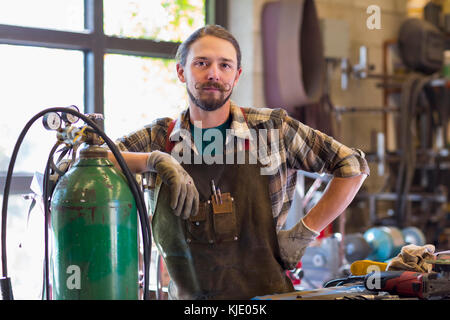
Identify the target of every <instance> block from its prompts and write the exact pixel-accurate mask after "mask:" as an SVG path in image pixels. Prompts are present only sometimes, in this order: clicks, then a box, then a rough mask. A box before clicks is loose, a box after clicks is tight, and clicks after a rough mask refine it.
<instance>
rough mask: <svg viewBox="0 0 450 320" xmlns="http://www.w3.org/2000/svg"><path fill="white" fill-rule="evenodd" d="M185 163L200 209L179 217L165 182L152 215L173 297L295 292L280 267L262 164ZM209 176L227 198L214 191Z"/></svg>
mask: <svg viewBox="0 0 450 320" xmlns="http://www.w3.org/2000/svg"><path fill="white" fill-rule="evenodd" d="M246 153H247V154H246V156H247V158H246V159H248V151H246ZM235 160H236V159H235ZM235 162H236V161H235ZM182 166H183V168H184V169H185V170H186V171H187V172H188V173H189V175H190V176H191V177H192V179H193V180H194V183H195V185H196V187H197V190H198V192H199V196H200V208H199V213H198V214H197V215H196V216H194V217H190V218H189V219H186V220H184V219H182V218H180V217H177V216H175V215H174V213H173V210H172V209H171V208H170V206H169V199H170V195H169V192H168V187H167V185H166V184H164V183H163V184H162V186H161V189H160V191H159V195H158V201H157V205H156V208H155V213H154V215H153V218H152V231H153V237H154V241H155V244H156V246H157V247H158V250H159V251H160V252H161V255H162V257H163V259H164V262H165V264H166V268H167V271H168V273H169V276H170V278H171V282H170V283H169V299H183V300H184V299H190V300H191V299H251V298H253V297H255V296H261V295H267V294H275V293H286V292H292V291H294V288H293V286H292V283H291V281H290V280H289V278H288V277H287V276H286V274H285V272H284V270H283V268H282V267H281V260H280V254H279V247H278V239H277V234H276V228H275V226H276V219H274V218H273V215H272V207H271V202H270V196H269V184H268V182H269V179H268V176H267V175H261V171H260V168H261V166H260V165H259V164H248V161H246V162H245V164H212V165H211V164H209V165H208V164H182ZM211 180H214V183H215V186H216V188H220V190H221V193H222V203H220V201H217V202H216V201H215V199H214V197H213V195H212V189H211Z"/></svg>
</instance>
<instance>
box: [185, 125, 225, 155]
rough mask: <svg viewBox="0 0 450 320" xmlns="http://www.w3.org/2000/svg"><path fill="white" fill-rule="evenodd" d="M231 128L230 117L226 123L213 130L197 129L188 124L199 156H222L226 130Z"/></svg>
mask: <svg viewBox="0 0 450 320" xmlns="http://www.w3.org/2000/svg"><path fill="white" fill-rule="evenodd" d="M230 127H231V117H228V119H227V121H225V122H224V123H222V124H221V125H219V126H217V127H214V128H206V129H203V128H198V127H195V126H194V125H193V124H192V123H191V124H190V128H191V135H192V138H193V139H194V143H195V147H196V148H197V150H198V152H199V154H201V155H211V156H215V155H216V154H217V155H222V154H223V149H224V147H225V141H226V136H227V129H230Z"/></svg>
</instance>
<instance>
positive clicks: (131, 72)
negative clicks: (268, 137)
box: [0, 0, 226, 299]
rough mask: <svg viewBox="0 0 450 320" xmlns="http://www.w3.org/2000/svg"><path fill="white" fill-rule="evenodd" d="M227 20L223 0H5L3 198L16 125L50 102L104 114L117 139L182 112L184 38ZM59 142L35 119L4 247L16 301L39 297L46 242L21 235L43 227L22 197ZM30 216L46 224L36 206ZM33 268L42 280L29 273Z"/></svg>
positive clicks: (0, 81)
mask: <svg viewBox="0 0 450 320" xmlns="http://www.w3.org/2000/svg"><path fill="white" fill-rule="evenodd" d="M225 21H226V1H225V0H192V1H191V0H190V1H186V0H154V1H153V0H152V1H148V0H104V1H98V0H64V1H60V0H40V1H33V0H4V1H1V3H0V58H1V59H0V70H1V72H0V90H1V92H2V94H1V95H0V106H1V110H2V111H3V112H4V114H5V115H7V116H3V117H0V128H1V129H0V130H1V135H0V196H2V194H3V190H4V183H5V176H6V171H7V169H8V165H9V161H10V156H11V153H12V149H13V147H14V144H15V142H16V140H17V137H18V135H19V133H20V131H21V130H22V128H23V127H24V126H25V124H26V122H28V120H29V119H31V117H32V116H34V115H35V114H36V113H38V112H39V111H41V110H43V109H45V108H48V107H62V106H68V105H72V104H75V105H77V106H78V107H79V109H80V110H81V111H83V112H85V113H101V114H104V116H105V132H106V133H107V134H108V136H110V138H112V139H115V138H117V137H118V136H120V135H123V134H127V133H129V132H131V131H132V130H135V129H137V127H138V126H140V125H143V124H147V123H149V122H150V121H152V120H153V119H155V118H157V117H161V116H166V115H169V116H170V115H173V114H175V113H176V112H178V111H179V110H181V109H182V108H185V107H186V96H185V92H184V90H183V89H184V88H183V87H182V85H181V84H180V83H179V82H177V79H176V78H175V77H176V72H175V62H174V60H173V58H174V55H175V52H176V49H177V47H178V44H179V41H181V40H182V39H184V38H185V37H186V36H187V35H188V34H190V33H191V32H192V31H193V30H195V29H197V28H198V27H200V26H201V25H204V24H205V22H207V23H217V24H221V25H223V26H226V23H225ZM130 107H131V108H130ZM123 110H127V111H126V112H123ZM55 141H56V137H55V133H54V132H49V131H46V130H45V129H44V128H43V126H42V124H41V122H40V121H38V122H36V123H35V124H34V125H33V126H32V128H31V129H30V131H29V133H28V134H27V137H26V139H25V141H24V142H23V144H22V146H21V151H20V152H19V155H18V157H17V161H16V165H15V170H14V176H13V181H12V185H11V191H10V197H9V202H8V233H7V241H8V243H7V244H8V248H9V250H8V263H9V264H11V266H8V271H9V274H8V276H10V277H11V278H12V281H13V288H14V294H15V298H16V299H36V298H40V289H41V285H42V282H41V281H42V263H41V262H38V263H35V261H36V259H37V260H39V257H41V256H42V253H43V247H39V248H42V250H41V251H42V252H39V248H38V249H36V246H42V243H41V244H39V245H38V243H39V242H38V241H37V240H36V242H33V241H29V240H28V241H26V240H23V241H22V240H21V239H22V236H23V237H27V236H28V235H31V236H32V237H34V239H36V237H37V238H39V239H40V235H41V233H42V232H41V230H38V231H37V235H36V232H28V231H27V230H29V229H30V228H31V225H30V226H29V227H28V229H26V228H25V229H24V226H27V219H26V213H27V212H28V208H29V206H30V203H31V202H30V200H25V199H24V197H23V195H24V194H29V193H30V192H31V190H30V184H31V181H32V177H33V174H34V173H35V172H43V170H44V167H45V161H46V158H47V156H48V153H49V150H50V148H51V147H52V146H53V144H54V142H55ZM2 199H3V197H2ZM2 201H3V200H2ZM32 215H34V216H35V218H34V220H36V221H40V220H39V217H40V215H39V206H36V207H35V209H34V210H33V211H32ZM39 223H40V222H39ZM33 228H34V227H33ZM37 228H38V229H43V227H42V228H39V226H38V227H37ZM20 233H22V235H21V234H20ZM23 239H25V238H23ZM27 244H28V249H27V248H26V246H27ZM18 247H20V248H21V249H22V250H16V249H17V248H18ZM30 250H31V251H30ZM24 252H34V253H35V255H34V256H33V257H31V258H29V256H28V254H29V253H26V254H24ZM20 255H22V256H20ZM13 264H15V265H14V267H13V266H12V265H13ZM30 268H32V269H33V270H37V271H38V272H37V273H36V274H39V275H40V277H39V276H34V275H35V273H33V276H32V277H31V276H30V275H31V274H32V273H31V272H29V271H27V270H30Z"/></svg>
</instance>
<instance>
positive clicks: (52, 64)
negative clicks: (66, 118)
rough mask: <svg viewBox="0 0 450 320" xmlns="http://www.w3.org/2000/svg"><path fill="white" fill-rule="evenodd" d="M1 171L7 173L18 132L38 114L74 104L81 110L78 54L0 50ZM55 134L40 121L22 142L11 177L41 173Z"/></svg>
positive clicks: (14, 48)
mask: <svg viewBox="0 0 450 320" xmlns="http://www.w3.org/2000/svg"><path fill="white" fill-rule="evenodd" d="M0 52H1V59H0V70H1V72H0V88H1V92H2V93H1V94H0V108H1V110H2V111H3V112H5V113H4V116H3V117H0V171H7V170H8V165H9V159H10V157H11V154H12V151H13V149H14V145H15V143H16V141H17V138H18V137H19V134H20V132H21V131H22V129H23V128H24V126H25V125H26V123H27V122H28V121H29V120H30V119H31V118H32V117H33V116H34V115H35V114H37V113H38V112H40V111H42V110H43V109H46V108H49V107H65V106H69V105H72V104H74V105H77V106H78V107H79V108H80V110H83V108H82V106H83V94H84V87H83V79H84V75H83V53H82V52H81V51H71V50H60V49H46V48H34V47H23V46H11V45H0ZM55 142H56V132H55V131H47V130H45V129H44V127H43V125H42V120H41V119H39V120H38V121H36V122H35V123H34V125H33V126H32V127H31V128H30V130H29V131H28V134H27V135H26V137H25V140H24V141H23V142H22V145H21V148H20V151H19V154H18V156H17V160H16V163H15V166H14V172H19V171H22V172H31V173H34V172H35V171H38V172H43V171H44V168H45V164H46V160H47V157H48V153H49V151H50V149H51V148H52V146H53V144H54V143H55Z"/></svg>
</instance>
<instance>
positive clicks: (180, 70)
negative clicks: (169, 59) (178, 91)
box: [177, 63, 186, 83]
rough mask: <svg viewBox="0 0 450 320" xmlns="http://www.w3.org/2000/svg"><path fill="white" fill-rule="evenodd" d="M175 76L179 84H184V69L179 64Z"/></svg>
mask: <svg viewBox="0 0 450 320" xmlns="http://www.w3.org/2000/svg"><path fill="white" fill-rule="evenodd" d="M177 75H178V79H180V81H181V82H183V83H185V82H186V78H185V77H184V67H183V66H182V65H181V63H177Z"/></svg>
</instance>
